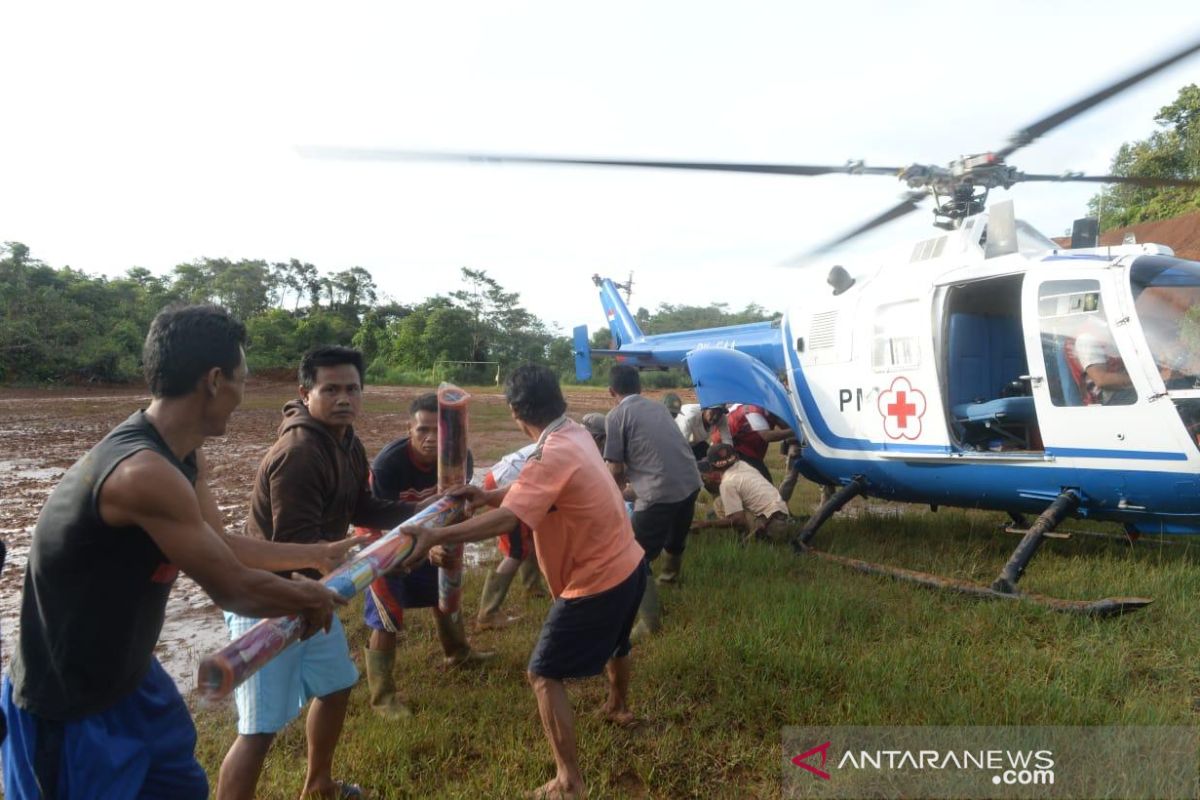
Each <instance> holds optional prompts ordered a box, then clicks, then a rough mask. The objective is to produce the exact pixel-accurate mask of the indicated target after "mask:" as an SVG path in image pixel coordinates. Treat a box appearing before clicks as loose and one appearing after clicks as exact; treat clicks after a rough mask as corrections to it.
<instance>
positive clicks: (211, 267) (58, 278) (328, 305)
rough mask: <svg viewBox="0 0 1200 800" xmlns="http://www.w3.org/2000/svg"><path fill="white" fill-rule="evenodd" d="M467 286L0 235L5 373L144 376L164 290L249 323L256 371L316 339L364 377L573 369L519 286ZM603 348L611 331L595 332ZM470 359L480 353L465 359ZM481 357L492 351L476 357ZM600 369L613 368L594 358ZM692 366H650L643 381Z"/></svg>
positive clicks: (674, 317)
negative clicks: (61, 261) (524, 367)
mask: <svg viewBox="0 0 1200 800" xmlns="http://www.w3.org/2000/svg"><path fill="white" fill-rule="evenodd" d="M460 283H461V286H460V288H457V289H454V290H452V291H449V292H447V293H445V294H438V295H435V296H433V297H430V298H427V299H424V300H419V301H415V302H412V303H403V302H397V301H395V300H392V299H390V298H386V297H382V293H381V292H380V290H379V287H378V285H377V284H376V283H375V280H374V278H373V277H372V275H371V273H370V271H368V270H367V269H365V268H363V267H351V268H349V269H345V270H341V271H339V272H322V271H321V270H319V269H317V267H315V266H314V265H312V264H310V263H307V262H303V261H300V260H298V259H291V260H289V261H286V262H276V263H268V262H266V261H262V260H239V261H233V260H230V259H222V258H202V259H198V260H196V261H192V262H189V263H185V264H180V265H178V266H177V267H175V268H174V270H172V271H171V272H170V273H169V274H167V275H154V274H152V273H151V272H150V271H149V270H147V269H145V268H142V267H133V268H130V269H129V270H127V271H126V272H125V274H124V275H122V276H120V277H117V278H109V277H105V276H94V275H88V274H87V273H85V272H82V271H79V270H76V269H72V268H70V267H57V268H56V267H52V266H50V265H48V264H45V263H44V262H42V261H41V260H39V259H37V258H35V257H34V256H33V255H32V253H31V252H30V249H29V247H28V246H26V245H25V244H22V243H20V242H7V243H5V244H4V245H2V246H0V382H8V383H12V382H17V383H24V384H34V383H79V382H92V381H101V382H115V383H120V382H133V381H137V380H140V375H141V364H140V358H141V348H142V341H143V340H144V338H145V335H146V331H147V329H148V328H149V326H150V321H151V320H152V319H153V318H154V315H155V314H156V313H158V311H159V310H160V309H161V308H163V307H164V306H166V305H168V304H170V303H215V304H217V305H220V306H223V307H225V308H227V309H229V311H230V312H231V313H233V314H234V315H235V316H237V317H238V318H239V319H241V320H242V321H244V322H245V323H246V330H247V339H248V342H247V347H246V359H247V362H248V363H249V366H250V368H251V370H252V371H255V372H263V371H271V370H289V371H290V370H292V369H294V368H295V366H296V364H297V363H298V361H299V359H300V356H301V354H303V353H304V351H305V350H307V349H309V348H310V347H314V346H316V345H319V344H344V345H350V346H353V347H357V348H359V349H360V350H362V351H363V353H364V355H365V357H366V361H367V364H368V365H369V367H368V371H367V377H368V379H369V380H372V381H376V382H387V383H409V384H411V383H432V382H436V381H437V380H442V379H445V380H455V381H460V382H464V383H490V382H491V381H492V380H494V379H495V376H496V374H497V372H499V373H501V374H503V373H504V372H505V371H507V370H508V369H509V368H511V367H512V366H515V365H517V364H520V363H523V362H526V361H540V362H542V363H549V364H550V365H551V367H552V368H554V369H555V370H556V371H558V372H559V373H560V375H561V376H562V377H563V379H564V380H573V378H574V356H573V350H574V348H573V345H572V343H571V340H570V338H569V337H568V336H565V335H562V334H561V333H560V332H558V331H557V330H555V329H553V328H552V327H551V326H548V325H546V323H544V322H543V321H542V320H541V319H539V318H538V316H537V315H536V314H534V313H533V312H531V311H530V310H528V309H527V308H525V307H524V306H522V305H521V302H520V296H519V295H518V293H516V292H512V291H509V290H507V289H506V288H504V287H503V286H502V285H500V283H498V282H497V281H496V280H495V279H493V278H492V277H490V276H489V275H488V274H487V273H486V272H485V271H483V270H474V269H469V268H464V269H462V271H461V274H460ZM636 317H637V319H638V322H639V324H640V325H642V327H643V329H644V330H645V331H646V332H647V333H663V332H667V331H675V330H686V329H688V328H691V327H704V326H710V325H732V324H737V323H740V322H751V321H758V320H763V319H769V318H770V315H769V314H768V313H767V312H766V311H765V310H764V309H763V308H761V307H759V306H757V305H750V306H747V307H746V308H745V309H742V310H740V311H731V310H729V308H728V307H727V306H726V305H725V304H722V303H714V304H711V305H709V306H676V305H669V304H663V305H660V306H659V307H658V309H657V310H656V311H653V312H651V311H649V310H647V309H645V308H639V309H638V310H637V312H636ZM592 339H593V344H594V346H596V347H608V346H609V344H610V342H609V333H608V331H607V330H599V331H595V332H594V333H593V336H592ZM468 362H481V363H477V364H474V365H472V364H470V363H468ZM482 362H486V363H482ZM599 366H600V368H599V369H597V374H598V375H605V374H606V371H605V370H604V369H603V365H599ZM686 381H687V379H686V377H684V376H681V375H678V374H676V373H669V374H668V373H663V374H660V375H654V376H653V377H650V378H649V380H648V384H649V385H658V386H679V385H685V384H686Z"/></svg>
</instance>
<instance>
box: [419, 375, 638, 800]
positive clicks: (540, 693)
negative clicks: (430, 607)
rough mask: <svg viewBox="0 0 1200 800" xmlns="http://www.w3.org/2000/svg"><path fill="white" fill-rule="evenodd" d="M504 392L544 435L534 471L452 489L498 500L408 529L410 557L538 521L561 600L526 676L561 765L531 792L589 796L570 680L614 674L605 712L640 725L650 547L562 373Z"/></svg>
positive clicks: (537, 538) (536, 530)
mask: <svg viewBox="0 0 1200 800" xmlns="http://www.w3.org/2000/svg"><path fill="white" fill-rule="evenodd" d="M504 393H505V399H506V400H507V401H508V405H509V410H510V412H511V413H512V417H513V419H514V420H516V423H517V426H518V427H519V428H521V430H522V431H524V432H525V434H526V435H527V436H528V437H529V438H530V439H532V440H533V441H534V442H536V443H537V446H536V448H535V449H534V451H533V452H532V453H531V454H530V456H529V460H528V461H527V462H526V464H525V468H524V469H523V470H521V474H520V475H518V476H517V479H516V480H515V481H514V482H513V483H511V484H509V485H508V486H505V487H504V488H501V489H496V490H493V491H484V490H483V489H480V488H479V487H475V486H464V487H460V488H458V489H455V490H453V491H452V492H451V493H452V494H454V495H457V496H463V497H467V498H469V500H470V502H471V505H472V507H474V508H478V507H481V506H485V505H487V506H498V508H496V509H495V510H494V511H490V512H488V513H486V514H481V515H479V516H476V517H474V518H472V519H469V520H467V521H466V522H461V523H459V524H457V525H451V526H448V527H445V528H440V529H434V530H428V529H423V528H408V529H406V531H405V532H406V533H408V534H410V535H412V536H413V537H415V538H416V546H415V548H414V550H413V553H412V555H410V556H409V557H408V559H407V560H405V562H404V566H405V568H412V567H414V566H416V565H418V564H420V563H421V560H422V559H424V558H425V557H426V554H427V553H428V552H429V549H430V548H431V547H435V546H437V545H449V544H458V543H463V542H477V541H482V540H484V539H489V538H491V537H493V536H497V535H499V534H502V533H505V532H506V531H509V530H511V529H512V527H513V526H514V525H515V524H516V523H518V522H523V523H525V524H526V525H528V526H529V527H530V528H532V529H533V539H534V544H535V550H536V552H537V558H538V564H539V565H540V566H541V569H542V573H543V574H544V575H545V577H546V582H547V584H549V586H550V592H551V594H553V595H554V605H553V606H551V608H550V613H549V614H548V615H547V617H546V622H545V624H544V625H543V626H542V633H541V636H540V637H539V639H538V642H537V645H536V646H535V647H534V649H533V655H532V656H531V657H530V659H529V667H528V678H529V683H530V684H531V685H532V687H533V693H534V695H535V696H536V697H537V703H538V712H539V714H540V715H541V719H542V728H543V730H544V731H545V733H546V738H547V739H548V740H549V742H550V749H551V750H552V751H553V752H554V761H555V765H556V767H557V774H556V775H555V777H554V779H553V780H551V781H549V782H548V783H546V784H545V785H543V786H541V787H540V788H539V789H537V791H535V792H534V795H533V796H534V797H537V798H553V799H554V800H557V799H558V798H575V797H582V796H583V794H584V784H583V776H582V774H581V773H580V771H579V757H578V754H577V750H576V745H575V723H574V718H573V716H572V714H571V705H570V703H569V701H568V700H567V692H566V688H565V686H564V684H563V681H564V680H566V679H567V678H583V677H588V676H591V675H598V674H600V673H601V672H606V673H607V675H608V685H609V690H608V700H607V702H606V703H605V704H604V708H603V711H604V713H605V715H606V716H607V718H608V719H609V720H610V721H612V722H614V723H617V724H619V725H627V724H629V723H631V722H633V713H632V712H631V711H630V710H629V706H628V693H629V678H630V660H629V650H630V643H629V633H630V631H631V630H632V628H633V620H634V616H635V615H636V614H637V609H638V604H639V603H640V602H641V599H642V592H644V591H645V588H646V579H647V575H648V570H647V568H646V566H645V562H644V560H643V558H644V555H645V554H644V553H643V551H642V548H641V547H640V546H639V545H638V543H637V542H636V541H635V540H634V538H633V528H632V526H631V525H630V522H629V516H628V515H627V514H626V513H625V503H624V500H622V498H621V493H620V491H619V490H618V489H617V485H616V483H615V482H614V481H613V480H612V478H611V477H610V475H609V472H608V467H606V466H605V464H604V461H603V459H601V457H600V453H599V452H598V451H597V449H596V445H595V442H593V440H592V437H591V435H590V434H589V433H588V432H587V430H586V429H585V428H584V427H583V426H581V425H579V424H578V423H576V422H573V421H572V420H570V419H568V418H567V416H566V410H567V404H566V402H565V401H564V400H563V396H562V390H561V389H560V388H559V386H558V378H557V377H555V375H554V373H553V372H551V371H550V370H549V369H547V368H546V367H542V366H535V365H532V364H526V365H525V366H522V367H519V368H517V369H516V370H515V371H514V372H513V374H512V375H511V376H509V378H508V381H507V382H506V383H505V387H504Z"/></svg>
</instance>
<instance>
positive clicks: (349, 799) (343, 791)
mask: <svg viewBox="0 0 1200 800" xmlns="http://www.w3.org/2000/svg"><path fill="white" fill-rule="evenodd" d="M333 787H334V793H333V795H331V796H332V797H334V798H337V800H363V799H364V798H365V797H366V796H367V795H366V793H365V792H364V791H363V788H362V787H361V786H359V785H358V784H354V783H349V782H347V781H334V782H333ZM304 796H305V797H327V796H330V795H317V794H313V793H309V794H306V795H304Z"/></svg>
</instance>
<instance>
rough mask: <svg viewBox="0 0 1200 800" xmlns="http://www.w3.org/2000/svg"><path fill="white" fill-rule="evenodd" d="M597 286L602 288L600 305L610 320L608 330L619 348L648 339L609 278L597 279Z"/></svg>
mask: <svg viewBox="0 0 1200 800" xmlns="http://www.w3.org/2000/svg"><path fill="white" fill-rule="evenodd" d="M593 280H595V281H596V285H597V286H599V287H600V303H601V304H602V305H603V306H604V315H605V316H606V317H607V318H608V328H609V330H611V331H612V335H613V339H615V340H616V342H617V347H624V346H625V345H627V344H632V343H633V342H640V341H642V340H643V339H645V338H646V335H645V334H644V333H642V329H641V328H639V327H638V324H637V323H636V322H634V320H633V315H632V314H630V313H629V308H628V307H626V305H625V301H623V300H622V299H621V295H619V294H617V287H616V286H615V285H614V284H613V282H612V280H611V279H609V278H600V277H596V278H594V279H593Z"/></svg>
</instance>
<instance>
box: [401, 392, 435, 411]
mask: <svg viewBox="0 0 1200 800" xmlns="http://www.w3.org/2000/svg"><path fill="white" fill-rule="evenodd" d="M437 410H438V403H437V392H426V393H425V394H419V395H417V396H416V398H415V399H414V400H413V401H412V403H411V404H410V405H409V407H408V413H409V414H412V415H415V414H416V413H417V412H418V411H432V412H433V413H434V414H436V413H437Z"/></svg>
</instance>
